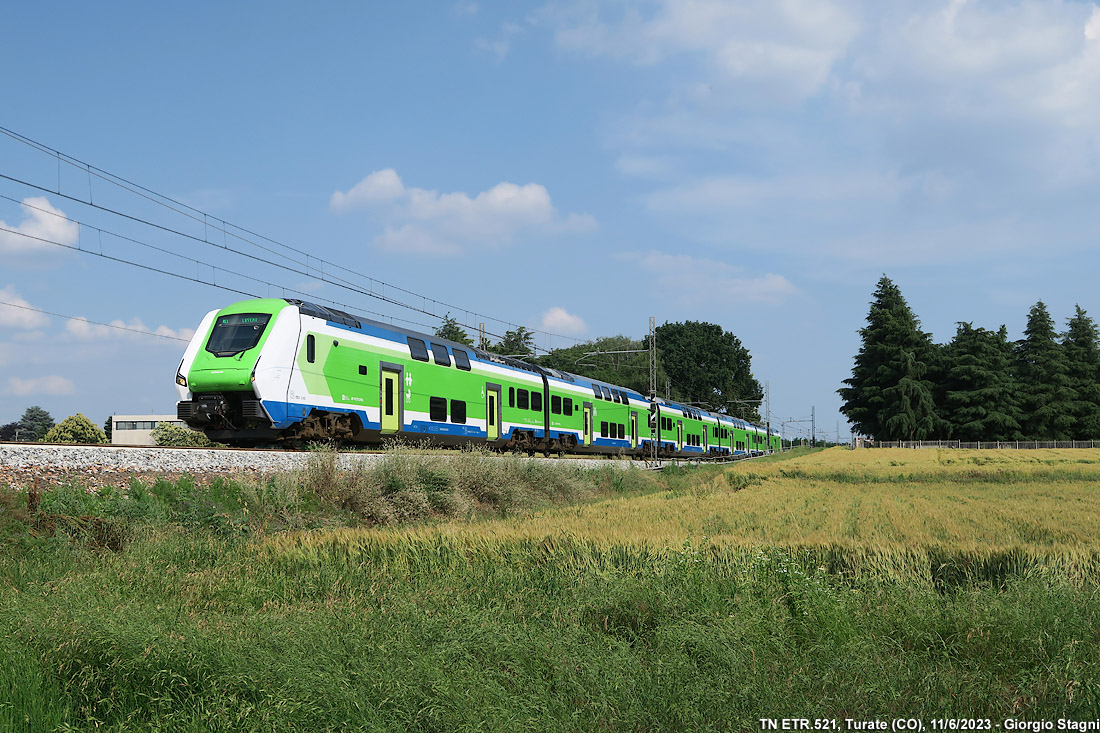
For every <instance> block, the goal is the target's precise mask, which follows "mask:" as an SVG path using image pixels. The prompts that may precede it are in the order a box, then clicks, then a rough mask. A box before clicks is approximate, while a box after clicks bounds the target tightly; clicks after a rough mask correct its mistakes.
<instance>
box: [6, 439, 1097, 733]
mask: <svg viewBox="0 0 1100 733" xmlns="http://www.w3.org/2000/svg"><path fill="white" fill-rule="evenodd" d="M326 460H327V459H326V458H325V457H324V456H321V457H320V458H319V459H318V460H317V461H316V462H315V465H314V467H313V468H312V469H311V471H310V472H307V473H305V474H301V475H295V476H290V477H280V478H277V479H272V480H269V481H267V482H262V483H259V484H255V485H251V486H233V485H218V486H215V487H209V488H202V487H194V486H191V485H186V484H185V485H182V486H180V485H160V486H154V487H145V488H144V489H143V488H142V487H133V489H132V491H131V492H130V495H129V496H126V497H121V496H107V497H98V496H94V495H91V496H90V495H87V494H83V493H82V492H78V491H73V490H68V489H60V490H58V491H57V492H55V493H54V494H47V495H45V496H44V497H43V498H42V503H41V509H40V512H39V514H38V515H33V514H28V513H26V511H25V508H24V507H25V505H23V504H20V502H21V501H24V500H25V497H24V496H23V495H22V494H16V493H13V492H10V491H9V492H7V493H4V494H2V497H0V498H3V499H4V502H5V504H3V507H4V509H3V511H4V512H5V514H3V515H0V520H2V521H0V542H2V543H3V544H2V546H0V550H2V551H3V553H4V554H3V556H2V557H3V559H2V560H0V633H2V642H3V643H2V645H0V729H2V730H27V731H32V730H150V729H152V730H165V731H168V730H173V731H175V730H257V731H261V730H273V729H292V730H334V731H335V730H440V731H442V730H562V731H567V730H758V729H759V723H758V719H759V718H762V717H810V718H815V717H816V718H836V719H838V720H839V725H840V729H841V730H843V729H844V722H843V720H844V718H848V717H859V718H868V717H871V718H879V719H883V720H890V719H892V718H894V717H898V716H902V715H914V716H918V717H922V718H924V719H925V720H926V723H927V721H928V720H931V719H932V718H933V717H936V718H939V717H973V716H979V717H987V716H988V717H992V718H993V719H994V721H999V720H1002V719H1004V718H1009V717H1011V718H1019V719H1028V720H1046V719H1051V720H1054V719H1057V718H1072V719H1081V720H1086V719H1093V718H1096V717H1097V716H1100V593H1098V591H1100V582H1098V581H1100V564H1098V558H1100V541H1098V540H1097V539H1095V538H1096V537H1097V536H1098V531H1097V530H1100V513H1098V512H1097V511H1096V509H1097V502H1098V501H1100V499H1098V496H1100V451H1088V450H1077V451H1018V452H1013V451H1005V452H997V451H988V452H984V451H983V452H981V453H978V452H961V451H901V450H897V451H894V450H867V451H846V450H842V449H833V450H829V451H823V452H817V453H810V454H805V455H800V456H794V457H787V459H786V460H767V461H758V462H752V463H744V464H739V465H736V466H733V467H728V468H718V467H712V468H704V469H681V470H676V471H670V472H667V473H666V474H665V475H663V476H651V475H648V474H642V473H641V472H630V473H626V474H624V473H623V472H619V471H614V470H611V469H608V470H604V471H599V472H595V473H590V474H588V473H584V472H578V471H575V469H572V468H568V467H561V468H557V467H550V468H545V469H543V468H538V469H532V468H528V467H525V465H524V464H522V462H514V463H512V464H508V465H505V464H500V463H493V462H492V461H491V460H490V459H488V457H486V456H482V455H472V456H468V457H467V458H466V460H465V461H463V462H460V463H462V465H460V466H458V467H452V468H448V469H446V470H442V469H439V468H438V467H437V466H435V465H434V464H432V463H430V462H427V463H425V462H424V461H423V460H422V459H419V458H417V457H415V456H414V455H412V454H409V453H403V452H401V451H400V450H398V451H395V452H394V453H393V455H392V456H391V461H390V465H389V466H388V467H387V468H385V469H380V470H378V471H377V472H376V473H374V474H372V475H369V476H368V475H340V474H339V473H338V472H335V471H334V469H333V468H332V465H331V462H329V463H326ZM557 471H560V473H555V472H557ZM395 497H396V498H395ZM433 497H434V498H433ZM529 507H533V508H529ZM47 510H48V511H47ZM36 516H37V518H36ZM43 518H45V519H43Z"/></svg>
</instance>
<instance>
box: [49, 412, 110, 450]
mask: <svg viewBox="0 0 1100 733" xmlns="http://www.w3.org/2000/svg"><path fill="white" fill-rule="evenodd" d="M43 441H44V442H46V443H96V444H98V443H106V442H107V436H106V435H104V434H103V431H102V430H100V429H99V428H98V427H96V424H95V423H93V422H92V421H91V420H89V419H88V418H86V417H84V415H82V414H81V413H79V412H78V413H77V414H75V415H70V416H69V417H67V418H65V419H64V420H62V421H61V422H60V423H58V424H57V425H54V426H53V427H52V428H50V429H49V430H48V431H47V432H46V435H45V436H44V437H43Z"/></svg>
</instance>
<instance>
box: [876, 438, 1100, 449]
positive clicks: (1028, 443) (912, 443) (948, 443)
mask: <svg viewBox="0 0 1100 733" xmlns="http://www.w3.org/2000/svg"><path fill="white" fill-rule="evenodd" d="M861 447H864V448H954V449H957V450H997V449H1000V450H1006V449H1008V450H1035V449H1038V448H1097V447H1100V441H1098V440H1015V441H1012V440H1010V441H1004V442H999V443H992V442H991V443H967V442H965V441H959V440H897V441H880V442H876V443H872V442H871V441H864V442H863V443H862V446H861Z"/></svg>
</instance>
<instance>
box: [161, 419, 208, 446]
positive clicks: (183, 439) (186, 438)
mask: <svg viewBox="0 0 1100 733" xmlns="http://www.w3.org/2000/svg"><path fill="white" fill-rule="evenodd" d="M150 435H152V437H153V441H154V442H155V443H156V444H157V445H171V446H177V447H187V448H211V447H213V446H216V445H218V443H215V442H213V441H212V440H210V438H208V437H206V436H205V435H204V434H203V433H200V432H199V431H197V430H192V429H191V428H184V427H180V426H179V425H173V424H171V423H166V422H161V423H157V426H156V427H155V428H153V432H152V433H150Z"/></svg>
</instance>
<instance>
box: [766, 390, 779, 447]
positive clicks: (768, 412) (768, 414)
mask: <svg viewBox="0 0 1100 733" xmlns="http://www.w3.org/2000/svg"><path fill="white" fill-rule="evenodd" d="M764 428H765V429H766V430H767V431H768V448H769V450H768V452H769V453H770V452H771V450H770V449H771V445H772V383H771V380H765V381H764ZM779 445H780V447H781V448H782V447H783V442H782V440H781V441H780V443H779Z"/></svg>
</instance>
